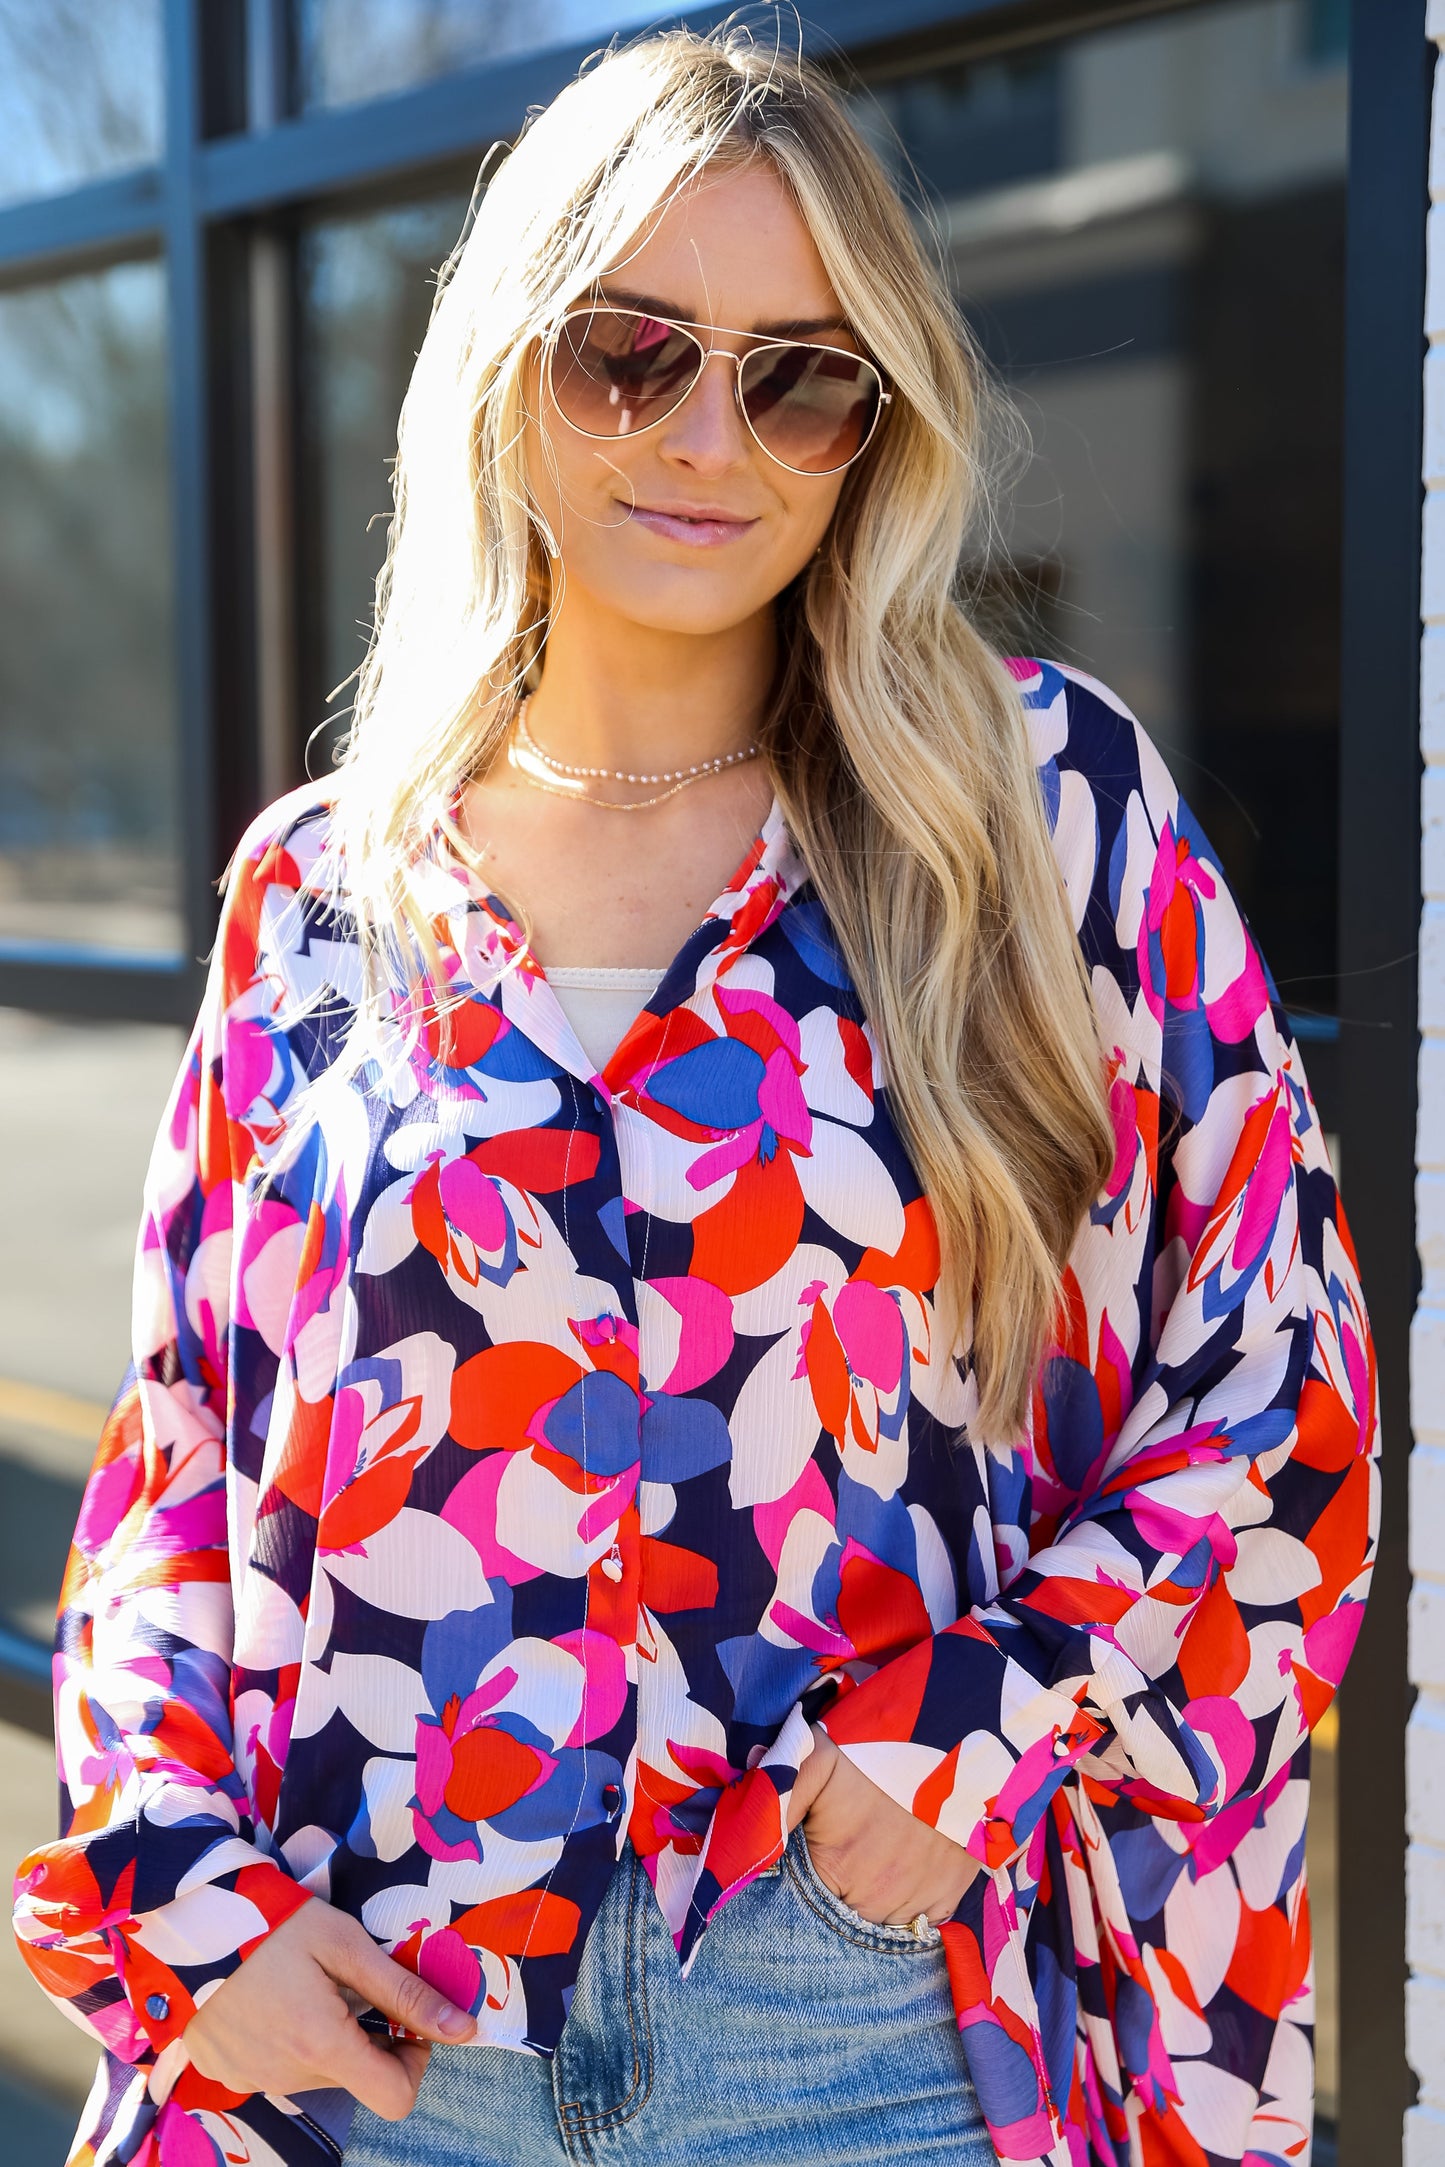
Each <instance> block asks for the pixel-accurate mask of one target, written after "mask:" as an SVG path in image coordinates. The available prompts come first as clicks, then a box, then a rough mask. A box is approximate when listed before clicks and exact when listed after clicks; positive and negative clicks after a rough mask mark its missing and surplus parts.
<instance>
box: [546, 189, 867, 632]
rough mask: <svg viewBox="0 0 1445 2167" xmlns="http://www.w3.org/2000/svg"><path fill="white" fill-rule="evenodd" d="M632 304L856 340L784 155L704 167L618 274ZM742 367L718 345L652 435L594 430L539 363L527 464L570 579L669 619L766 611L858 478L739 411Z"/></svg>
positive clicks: (616, 293) (706, 623) (734, 617)
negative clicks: (597, 434)
mask: <svg viewBox="0 0 1445 2167" xmlns="http://www.w3.org/2000/svg"><path fill="white" fill-rule="evenodd" d="M601 290H602V294H603V296H604V297H606V298H610V299H612V300H614V301H616V302H617V303H618V304H619V305H621V306H626V307H628V308H637V309H642V310H644V311H645V312H646V313H648V314H656V315H658V316H669V317H673V318H676V319H678V320H682V321H687V322H690V323H698V324H708V325H718V324H726V325H729V326H731V327H732V329H731V331H730V332H718V333H716V334H715V335H714V337H713V339H712V340H711V341H709V339H708V338H707V336H706V335H704V344H708V343H712V344H715V345H716V346H718V347H720V348H725V349H726V350H727V351H728V352H730V353H741V352H745V351H746V350H747V346H748V343H749V342H748V341H747V339H745V338H739V337H738V336H737V335H736V334H737V332H739V331H742V332H749V331H750V332H755V333H757V332H762V333H766V334H767V335H769V336H772V337H781V338H788V337H797V338H812V339H818V340H819V341H821V342H823V343H825V344H828V345H834V346H845V347H848V348H850V349H854V350H856V349H857V343H858V342H857V340H856V339H855V338H854V336H853V334H852V333H851V331H850V330H849V328H848V326H847V324H846V323H845V322H844V320H843V311H842V307H841V304H840V303H839V300H838V296H837V295H836V294H835V293H834V291H833V288H832V285H831V283H830V282H829V279H828V274H827V272H826V271H825V270H824V268H823V259H822V257H821V256H820V255H819V253H818V250H817V246H816V244H815V243H814V241H813V237H812V235H811V234H810V233H809V231H808V229H807V227H806V225H805V224H804V223H803V220H802V218H801V217H800V216H799V214H798V211H797V210H796V208H795V206H794V205H793V203H792V201H791V199H790V197H789V196H788V193H787V191H786V189H785V188H784V187H783V185H782V183H781V182H780V181H779V180H778V179H777V177H776V176H775V174H774V172H773V170H772V168H771V167H770V166H769V165H767V164H766V163H764V162H763V161H761V160H760V161H758V162H757V163H755V164H753V165H750V166H747V167H744V168H741V169H739V170H735V171H732V172H726V173H722V174H719V175H717V176H716V177H712V178H708V177H704V178H703V179H702V180H701V181H697V182H694V183H693V184H692V185H691V186H690V187H689V188H688V189H686V190H685V191H684V192H683V193H682V194H680V195H679V196H678V197H677V198H676V199H675V200H674V201H673V202H672V203H670V204H669V205H668V206H667V207H666V209H664V210H663V211H662V212H660V213H659V214H658V215H657V217H656V218H655V219H654V220H653V221H652V222H651V223H650V225H649V226H648V228H647V229H646V230H645V234H644V237H643V239H642V241H641V242H640V244H639V245H637V246H635V247H634V248H633V249H632V250H631V251H630V252H629V254H628V256H627V259H626V262H625V263H624V264H623V265H622V266H621V267H620V268H619V269H618V270H617V271H616V272H615V273H612V274H609V275H607V276H605V277H604V278H603V279H602V281H601ZM736 373H737V372H736V370H735V368H734V366H733V364H732V363H731V362H730V361H727V360H725V359H722V358H721V357H720V356H719V355H717V354H714V355H712V356H710V358H709V360H708V362H707V364H706V366H705V367H704V369H703V372H702V375H701V377H700V378H699V380H698V382H697V383H696V384H695V385H694V387H693V389H692V391H691V392H690V393H689V395H688V396H687V398H686V399H684V401H683V403H682V405H681V406H679V407H678V408H677V409H676V410H675V411H674V412H673V413H671V414H669V415H668V416H667V417H666V419H665V420H663V421H661V422H658V423H657V424H656V425H655V426H654V427H653V428H651V429H648V430H646V431H644V432H642V433H640V434H638V435H637V436H635V437H632V438H628V437H609V438H608V439H606V440H605V441H602V442H599V441H598V440H597V439H595V438H593V437H588V436H583V435H581V434H579V433H578V431H577V430H575V429H573V428H571V427H569V425H568V423H567V422H566V421H565V420H564V419H563V417H562V416H561V415H560V414H559V413H558V412H557V410H556V408H555V407H554V406H553V405H552V403H551V401H550V399H549V398H548V396H547V392H546V387H545V384H544V382H543V380H542V371H541V368H540V366H539V365H537V364H535V363H534V365H533V372H532V381H531V398H530V406H531V411H532V414H533V415H534V416H535V417H536V418H535V419H534V420H532V421H529V423H528V433H527V471H528V480H529V482H530V485H531V488H532V492H533V495H534V498H535V500H536V503H537V505H538V507H539V509H540V510H541V512H542V514H543V516H544V517H545V519H546V520H547V523H548V525H549V526H550V527H551V529H552V533H553V535H554V536H555V537H556V539H557V542H558V544H559V546H560V549H561V555H562V563H563V570H564V573H565V581H566V593H567V594H568V595H572V594H574V593H576V592H577V590H579V589H580V590H581V591H582V593H583V594H584V595H585V596H586V597H587V599H588V601H589V602H591V603H592V604H593V605H594V606H600V607H601V608H602V609H603V610H604V611H608V612H612V613H615V614H616V615H617V616H619V617H622V618H625V619H627V620H629V621H630V622H632V623H634V624H638V625H645V626H648V627H649V628H651V629H654V630H657V631H667V632H683V633H698V634H707V633H718V632H724V631H727V630H730V629H731V628H732V627H733V626H735V625H740V624H743V623H745V622H746V621H747V620H748V619H749V618H751V617H753V616H755V615H756V614H757V613H758V612H759V611H760V610H763V609H765V608H766V607H767V606H768V605H769V604H770V603H771V602H772V600H773V598H774V597H775V596H776V595H777V594H779V593H780V592H781V591H782V589H783V588H784V587H786V586H787V584H788V582H789V580H791V579H792V578H793V577H794V576H795V575H796V574H797V573H798V572H800V571H801V570H802V568H803V566H804V565H805V564H806V563H807V561H808V559H809V557H811V556H812V554H813V552H814V550H815V549H816V548H817V546H818V544H819V542H820V541H821V540H822V539H823V536H824V534H825V533H826V531H827V527H828V522H829V520H830V519H831V518H832V516H833V510H834V507H835V505H836V504H837V502H838V495H839V491H840V490H841V488H842V485H843V480H844V476H843V474H841V473H838V474H827V475H805V474H794V473H792V472H790V471H789V469H788V468H786V467H783V466H780V465H779V464H778V462H777V461H776V460H775V459H772V458H770V457H769V455H768V454H767V452H765V451H764V450H763V449H762V447H761V445H760V444H758V442H757V441H756V439H755V438H754V437H753V435H752V433H751V431H750V430H749V429H748V426H747V424H746V422H745V421H744V420H743V417H742V415H741V413H740V412H739V411H738V403H737V396H736V391H735V388H734V387H735V380H736Z"/></svg>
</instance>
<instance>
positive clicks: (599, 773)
mask: <svg viewBox="0 0 1445 2167" xmlns="http://www.w3.org/2000/svg"><path fill="white" fill-rule="evenodd" d="M531 703H532V695H531V693H530V692H529V693H528V694H527V696H526V698H525V699H524V700H523V702H522V704H521V706H520V707H519V708H518V710H517V731H516V743H517V745H518V746H520V748H521V749H522V751H523V752H525V753H526V754H527V755H528V757H529V758H530V759H533V760H535V761H536V762H537V763H538V765H539V766H541V767H543V768H545V769H546V770H547V772H548V773H549V774H552V775H562V776H566V777H567V778H568V779H569V780H575V781H578V782H591V781H594V780H595V781H599V782H617V783H653V784H662V785H664V786H667V785H670V786H671V787H670V788H668V787H664V789H663V792H662V797H669V798H670V797H675V796H676V795H677V792H678V791H679V790H686V789H687V787H688V785H689V784H690V783H700V782H703V781H705V780H706V779H707V777H708V776H710V775H721V774H722V773H723V772H724V770H725V769H727V768H730V767H741V766H742V765H743V764H744V763H745V762H746V761H748V760H756V759H757V757H758V755H759V753H760V752H761V750H762V748H761V746H759V745H745V746H744V747H743V749H742V751H741V752H725V753H720V754H718V755H717V757H716V758H714V759H711V760H699V761H698V762H697V764H696V766H695V767H686V768H672V769H668V770H666V771H664V772H662V773H660V774H657V775H635V774H633V773H631V771H630V770H628V769H626V768H606V767H573V766H572V765H571V764H570V763H569V762H568V761H566V760H558V759H556V758H555V757H554V756H553V755H552V754H551V753H550V752H545V751H544V750H543V748H542V747H541V746H540V745H539V744H538V743H537V740H536V739H535V738H534V737H533V735H532V733H531V731H530V730H529V729H528V728H527V709H528V708H529V707H530V705H531ZM512 765H513V766H514V767H516V768H517V771H518V773H519V774H520V775H521V776H522V777H523V779H524V780H525V781H529V782H532V783H534V784H535V786H536V788H538V789H539V790H545V789H547V788H548V787H549V785H548V784H546V783H544V782H542V781H541V780H540V779H539V778H538V777H536V776H529V775H528V774H527V770H526V768H525V767H523V766H521V765H520V763H519V762H518V761H517V760H516V758H515V751H514V753H513V759H512ZM560 795H562V796H565V797H570V798H573V799H574V800H576V801H577V802H579V803H582V804H587V805H600V806H605V807H606V808H607V809H608V810H609V811H611V812H618V813H631V812H641V811H642V810H643V808H644V807H645V806H648V805H660V804H661V803H662V797H656V798H643V799H641V800H640V801H637V802H635V803H631V804H628V803H622V802H619V801H618V800H617V799H615V798H594V797H587V796H584V794H583V793H582V792H580V791H574V790H567V791H563V792H561V793H560Z"/></svg>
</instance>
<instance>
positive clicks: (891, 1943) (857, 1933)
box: [783, 1838, 943, 1956]
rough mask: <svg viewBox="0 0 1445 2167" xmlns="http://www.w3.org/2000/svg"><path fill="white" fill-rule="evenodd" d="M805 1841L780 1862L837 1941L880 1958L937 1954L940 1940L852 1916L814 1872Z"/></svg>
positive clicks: (851, 1909)
mask: <svg viewBox="0 0 1445 2167" xmlns="http://www.w3.org/2000/svg"><path fill="white" fill-rule="evenodd" d="M806 1840H807V1839H806V1838H804V1840H803V1844H801V1845H799V1846H798V1847H797V1849H796V1850H795V1849H793V1848H791V1847H790V1848H789V1850H788V1851H787V1852H786V1853H785V1854H784V1859H783V1863H784V1865H785V1866H786V1867H787V1870H788V1875H789V1878H790V1879H791V1881H792V1883H793V1886H794V1888H795V1889H796V1890H797V1892H798V1895H799V1896H800V1897H801V1898H802V1900H803V1902H804V1903H805V1904H806V1905H807V1907H808V1909H809V1910H810V1911H811V1912H812V1913H813V1915H814V1917H815V1918H819V1919H821V1920H822V1922H823V1924H824V1925H825V1926H826V1927H827V1928H828V1929H829V1931H830V1932H832V1933H834V1934H836V1935H837V1936H838V1939H839V1940H840V1941H846V1942H849V1943H851V1944H852V1946H853V1947H854V1948H856V1949H872V1950H875V1951H876V1952H877V1953H878V1954H879V1955H880V1956H890V1955H891V1956H915V1955H917V1956H934V1955H937V1953H938V1952H939V1950H941V1948H942V1947H943V1942H942V1939H941V1938H940V1939H937V1940H934V1941H920V1940H919V1939H918V1937H917V1935H916V1934H915V1933H914V1932H913V1929H912V1928H911V1927H908V1926H887V1925H884V1924H883V1923H881V1922H879V1921H876V1920H873V1919H865V1918H863V1917H862V1915H861V1914H860V1913H855V1912H854V1910H853V1907H852V1905H851V1904H845V1903H844V1901H843V1899H842V1897H841V1896H838V1895H835V1894H834V1892H833V1890H832V1889H830V1888H829V1886H828V1884H827V1882H826V1881H825V1880H824V1879H823V1877H822V1875H821V1874H820V1873H819V1872H818V1869H817V1867H816V1866H815V1865H814V1864H813V1862H812V1859H811V1858H810V1856H809V1854H808V1852H807V1850H806V1848H805V1846H806ZM810 1884H816V1886H813V1885H810Z"/></svg>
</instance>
